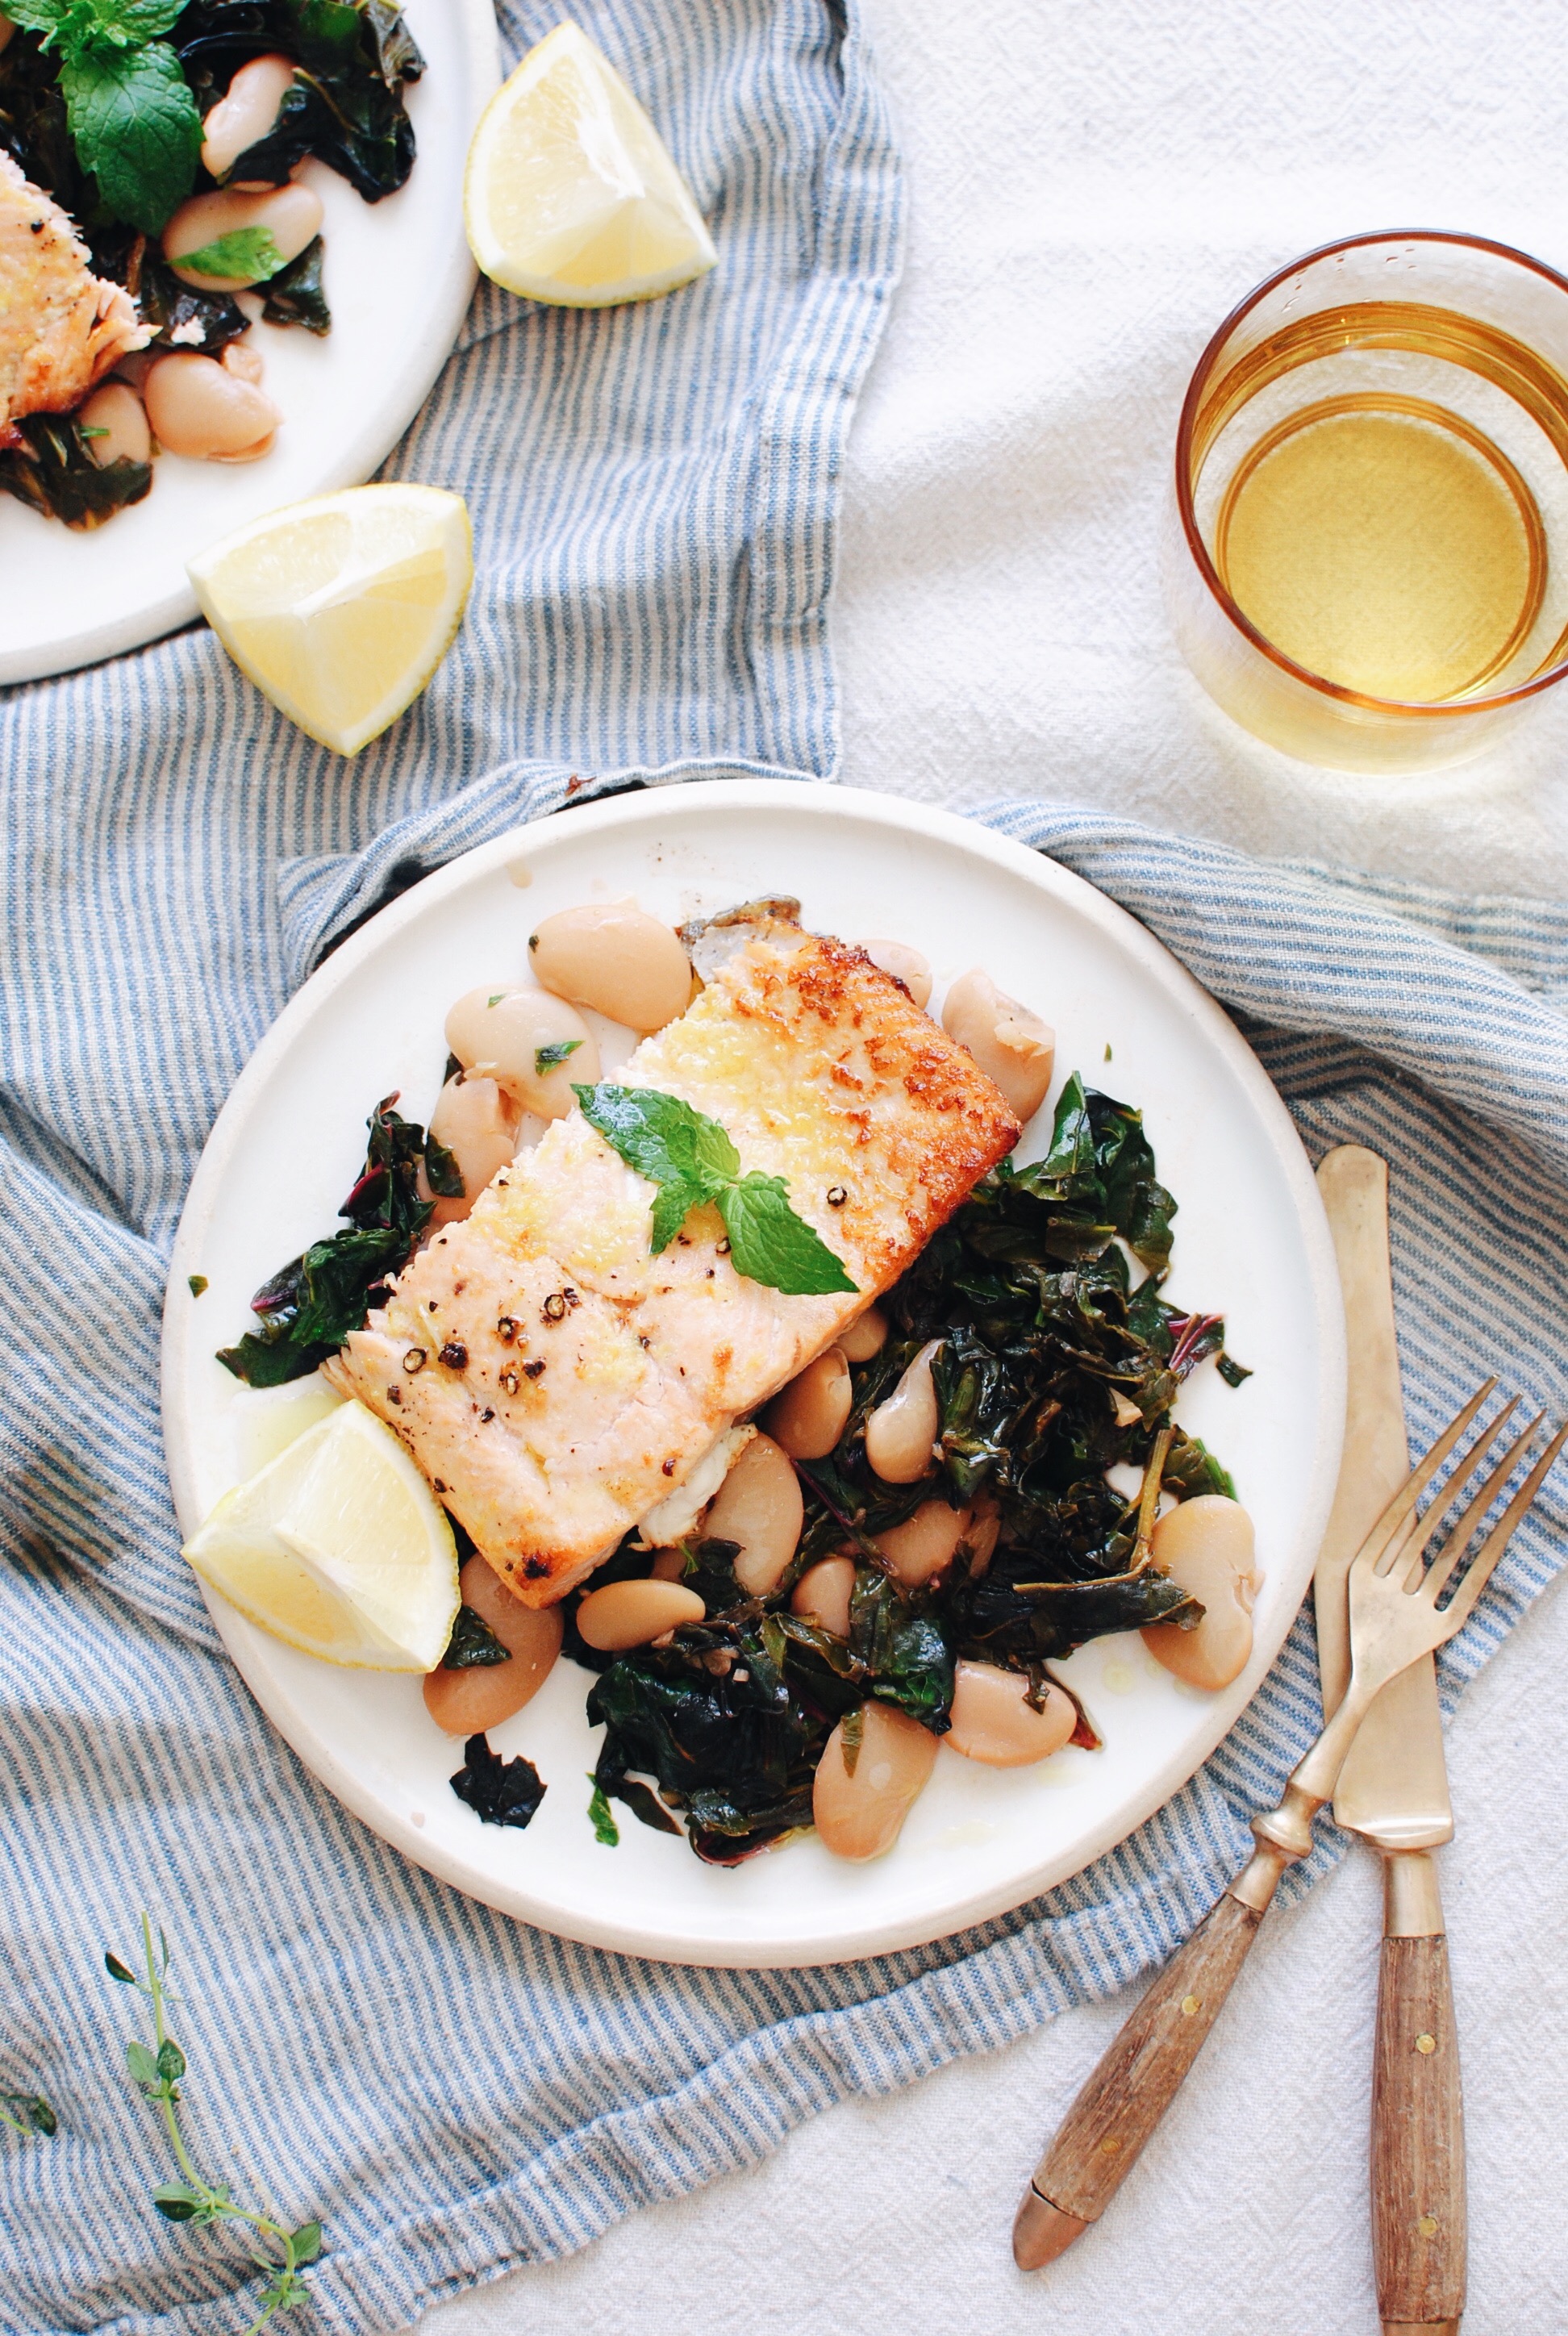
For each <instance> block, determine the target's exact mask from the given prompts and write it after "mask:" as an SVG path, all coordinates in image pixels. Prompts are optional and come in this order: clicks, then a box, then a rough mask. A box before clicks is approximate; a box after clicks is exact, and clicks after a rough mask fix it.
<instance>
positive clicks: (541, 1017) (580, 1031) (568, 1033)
mask: <svg viewBox="0 0 1568 2336" xmlns="http://www.w3.org/2000/svg"><path fill="white" fill-rule="evenodd" d="M446 1043H447V1045H448V1046H450V1047H451V1049H452V1051H453V1054H454V1055H455V1056H457V1059H458V1061H459V1062H460V1063H461V1064H462V1065H463V1069H464V1070H465V1071H478V1072H480V1073H482V1075H483V1076H485V1077H487V1078H492V1079H494V1080H496V1081H497V1082H498V1083H499V1085H502V1086H503V1087H504V1088H505V1089H506V1092H507V1094H508V1095H511V1098H512V1100H513V1101H514V1102H515V1103H517V1104H518V1105H521V1108H522V1109H523V1110H524V1111H531V1112H533V1113H534V1114H536V1116H537V1117H539V1118H540V1119H564V1118H565V1117H566V1115H567V1114H568V1113H569V1112H570V1110H571V1108H572V1106H573V1105H574V1104H575V1103H576V1101H577V1097H576V1096H575V1095H573V1094H572V1091H571V1090H572V1084H573V1082H574V1081H575V1082H576V1083H577V1084H578V1085H579V1086H592V1085H593V1084H594V1082H595V1081H596V1080H597V1078H598V1077H599V1047H598V1045H597V1044H596V1042H595V1039H594V1036H593V1032H592V1031H591V1030H590V1029H589V1027H588V1024H587V1023H586V1022H585V1021H584V1020H583V1018H582V1017H581V1015H580V1014H579V1013H578V1012H577V1011H576V1009H575V1008H574V1007H570V1006H568V1005H567V1004H566V1003H565V1001H564V1000H563V999H562V998H553V997H551V995H550V992H549V990H547V989H524V988H520V987H518V986H516V985H515V984H511V983H508V982H492V983H491V984H490V986H489V988H480V989H471V990H469V991H468V993H467V995H466V996H465V997H463V998H459V999H458V1001H457V1003H456V1005H455V1006H454V1007H453V1009H452V1011H451V1013H450V1014H449V1015H448V1016H447V1017H446ZM546 1046H570V1047H571V1052H570V1055H568V1056H566V1058H565V1060H564V1061H562V1062H560V1063H554V1064H550V1065H547V1066H546V1067H545V1068H544V1069H543V1070H541V1068H540V1066H539V1056H540V1050H541V1047H546Z"/></svg>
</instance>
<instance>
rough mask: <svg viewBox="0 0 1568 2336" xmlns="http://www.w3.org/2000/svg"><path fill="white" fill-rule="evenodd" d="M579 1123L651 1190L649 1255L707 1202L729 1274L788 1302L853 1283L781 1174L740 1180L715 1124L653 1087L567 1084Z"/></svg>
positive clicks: (736, 1159)
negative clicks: (725, 1247)
mask: <svg viewBox="0 0 1568 2336" xmlns="http://www.w3.org/2000/svg"><path fill="white" fill-rule="evenodd" d="M572 1093H573V1095H576V1097H577V1099H578V1102H579V1104H580V1105H582V1112H583V1117H584V1118H585V1119H586V1120H587V1121H588V1123H589V1126H591V1127H595V1128H597V1129H598V1131H599V1134H600V1135H602V1136H603V1138H604V1140H605V1142H606V1143H607V1144H609V1145H610V1146H611V1147H612V1149H613V1150H615V1151H616V1152H618V1153H619V1154H620V1156H621V1158H622V1159H623V1160H624V1161H625V1162H626V1163H627V1166H628V1168H635V1169H636V1170H637V1173H638V1175H639V1176H646V1177H647V1178H648V1182H649V1183H650V1184H657V1187H658V1191H657V1195H656V1196H655V1200H654V1204H653V1244H652V1245H653V1253H654V1255H655V1256H656V1257H657V1256H658V1254H659V1252H660V1251H662V1250H667V1248H668V1247H669V1245H670V1243H671V1241H674V1239H675V1237H676V1235H677V1233H678V1232H679V1231H680V1229H681V1227H682V1225H683V1224H685V1222H686V1220H687V1215H688V1213H689V1212H690V1211H691V1210H693V1209H696V1208H700V1207H701V1206H702V1204H703V1203H704V1202H705V1201H712V1202H714V1203H715V1204H716V1207H717V1210H718V1212H719V1215H720V1216H721V1217H722V1218H723V1219H724V1229H725V1231H726V1233H727V1234H728V1235H729V1245H730V1255H731V1257H732V1258H733V1259H734V1260H735V1270H736V1272H737V1273H744V1274H745V1276H746V1278H747V1280H751V1281H760V1282H762V1283H764V1284H765V1286H766V1287H767V1288H768V1289H770V1290H783V1292H784V1295H785V1296H786V1297H788V1298H823V1297H826V1296H828V1295H830V1294H831V1293H832V1292H833V1291H834V1290H850V1291H854V1290H856V1288H857V1286H858V1285H857V1284H856V1283H854V1282H852V1280H850V1278H849V1276H848V1274H847V1273H846V1272H845V1271H844V1270H843V1267H842V1264H841V1263H840V1261H839V1260H838V1259H837V1258H836V1257H835V1256H834V1255H833V1251H832V1250H831V1249H829V1248H828V1246H827V1243H826V1242H825V1241H823V1240H822V1239H821V1238H820V1237H819V1235H818V1234H817V1233H815V1232H814V1231H813V1229H812V1227H811V1226H810V1225H808V1224H807V1223H806V1222H805V1220H804V1219H803V1217H797V1216H796V1214H795V1212H794V1209H792V1208H791V1206H790V1200H789V1187H788V1186H787V1185H786V1184H785V1183H784V1178H783V1177H782V1176H765V1175H764V1174H763V1173H762V1172H761V1170H760V1169H756V1168H754V1169H752V1170H751V1172H750V1173H749V1174H747V1175H745V1176H743V1175H742V1174H741V1173H740V1153H738V1152H737V1151H736V1150H735V1145H734V1144H732V1143H731V1142H730V1140H729V1137H728V1136H727V1135H726V1134H725V1132H724V1130H723V1128H722V1127H721V1126H720V1125H719V1124H718V1122H717V1120H716V1119H709V1118H708V1117H707V1116H706V1114H704V1113H703V1112H700V1111H694V1110H693V1108H692V1106H691V1105H690V1104H688V1103H683V1102H682V1101H681V1100H680V1097H679V1096H678V1095H662V1094H660V1092H659V1090H658V1089H657V1087H621V1086H615V1085H611V1084H610V1083H609V1081H608V1080H601V1081H600V1083H599V1085H598V1086H592V1087H588V1086H583V1087H579V1086H574V1087H573V1088H572Z"/></svg>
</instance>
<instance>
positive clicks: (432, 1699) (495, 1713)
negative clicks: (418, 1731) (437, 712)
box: [424, 1557, 563, 1736]
mask: <svg viewBox="0 0 1568 2336" xmlns="http://www.w3.org/2000/svg"><path fill="white" fill-rule="evenodd" d="M458 1587H459V1589H460V1591H462V1593H463V1604H464V1605H465V1606H472V1608H473V1611H474V1612H475V1613H476V1614H478V1615H479V1617H480V1618H481V1620H482V1621H486V1622H488V1623H489V1624H490V1627H491V1629H492V1630H493V1631H494V1632H495V1635H496V1637H497V1638H498V1639H499V1640H501V1643H502V1646H503V1647H504V1648H505V1649H506V1650H507V1652H508V1654H509V1655H510V1657H511V1660H510V1661H509V1662H504V1663H475V1664H474V1665H473V1666H472V1669H467V1670H461V1671H448V1670H433V1671H431V1672H430V1673H428V1675H427V1676H426V1679H425V1681H424V1708H425V1709H426V1710H427V1711H428V1712H429V1714H430V1716H431V1718H432V1719H433V1720H434V1722H435V1724H436V1726H437V1727H438V1728H444V1729H445V1730H446V1733H447V1734H448V1735H449V1736H482V1735H483V1733H484V1731H485V1729H486V1728H499V1727H500V1726H501V1723H502V1720H503V1719H510V1718H511V1716H512V1714H513V1713H514V1712H518V1711H521V1709H522V1707H523V1705H524V1704H525V1703H528V1702H530V1701H531V1698H533V1697H534V1696H536V1695H537V1694H538V1693H539V1690H540V1689H541V1687H542V1686H543V1685H544V1682H545V1680H546V1679H548V1678H549V1677H550V1671H551V1670H552V1669H553V1668H554V1665H555V1659H556V1657H557V1655H559V1654H560V1639H561V1630H562V1627H563V1626H562V1622H561V1613H560V1607H559V1606H525V1605H524V1604H523V1602H522V1601H521V1598H514V1597H513V1595H512V1593H511V1591H510V1590H509V1589H508V1588H507V1586H506V1584H505V1582H502V1579H501V1577H500V1575H499V1574H498V1573H497V1572H496V1571H495V1568H494V1567H493V1566H492V1564H491V1563H490V1562H489V1561H488V1560H487V1559H485V1558H482V1557H471V1558H470V1559H469V1560H468V1562H467V1563H466V1564H465V1565H464V1567H463V1572H461V1574H459V1576H458Z"/></svg>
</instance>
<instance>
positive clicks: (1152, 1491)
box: [1127, 1427, 1176, 1573]
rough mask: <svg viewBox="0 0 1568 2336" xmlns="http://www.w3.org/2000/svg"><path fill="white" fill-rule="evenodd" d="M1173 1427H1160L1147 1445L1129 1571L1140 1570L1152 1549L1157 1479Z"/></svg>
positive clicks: (1171, 1436)
mask: <svg viewBox="0 0 1568 2336" xmlns="http://www.w3.org/2000/svg"><path fill="white" fill-rule="evenodd" d="M1175 1433H1176V1431H1175V1429H1174V1427H1162V1428H1161V1430H1160V1432H1159V1434H1158V1436H1155V1438H1154V1444H1153V1445H1152V1446H1151V1447H1150V1451H1149V1457H1148V1461H1147V1463H1146V1464H1145V1465H1144V1489H1143V1491H1142V1493H1141V1494H1139V1497H1138V1537H1137V1539H1136V1540H1135V1542H1134V1543H1133V1562H1132V1563H1131V1564H1130V1565H1129V1566H1128V1568H1127V1571H1128V1572H1129V1573H1142V1572H1143V1570H1144V1567H1145V1566H1146V1565H1147V1564H1148V1562H1149V1559H1150V1555H1151V1553H1152V1544H1153V1542H1154V1513H1155V1511H1156V1510H1157V1509H1158V1507H1159V1505H1160V1479H1161V1477H1162V1476H1163V1475H1164V1472H1165V1455H1166V1453H1167V1452H1169V1450H1170V1448H1171V1444H1172V1440H1173V1438H1174V1436H1175Z"/></svg>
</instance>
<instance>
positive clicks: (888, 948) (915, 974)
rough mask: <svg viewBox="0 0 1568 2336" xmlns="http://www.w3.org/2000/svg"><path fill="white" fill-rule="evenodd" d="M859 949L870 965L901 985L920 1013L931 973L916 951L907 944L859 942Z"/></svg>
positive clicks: (925, 1003) (926, 999)
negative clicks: (878, 966) (868, 959)
mask: <svg viewBox="0 0 1568 2336" xmlns="http://www.w3.org/2000/svg"><path fill="white" fill-rule="evenodd" d="M861 947H862V949H864V951H865V953H866V955H867V956H868V957H869V958H870V959H871V961H872V964H873V965H880V966H881V969H882V971H883V972H884V973H891V975H892V977H893V978H894V980H895V981H901V982H902V983H903V986H904V988H906V989H907V990H908V991H909V993H910V996H911V998H913V1000H914V1002H915V1004H916V1005H917V1006H919V1007H921V1008H922V1009H923V1008H924V1007H927V1006H929V1005H930V996H931V969H930V965H929V964H928V963H927V961H926V959H924V958H923V957H922V956H921V955H920V951H919V949H911V947H910V945H909V943H908V942H907V941H862V943H861Z"/></svg>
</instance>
